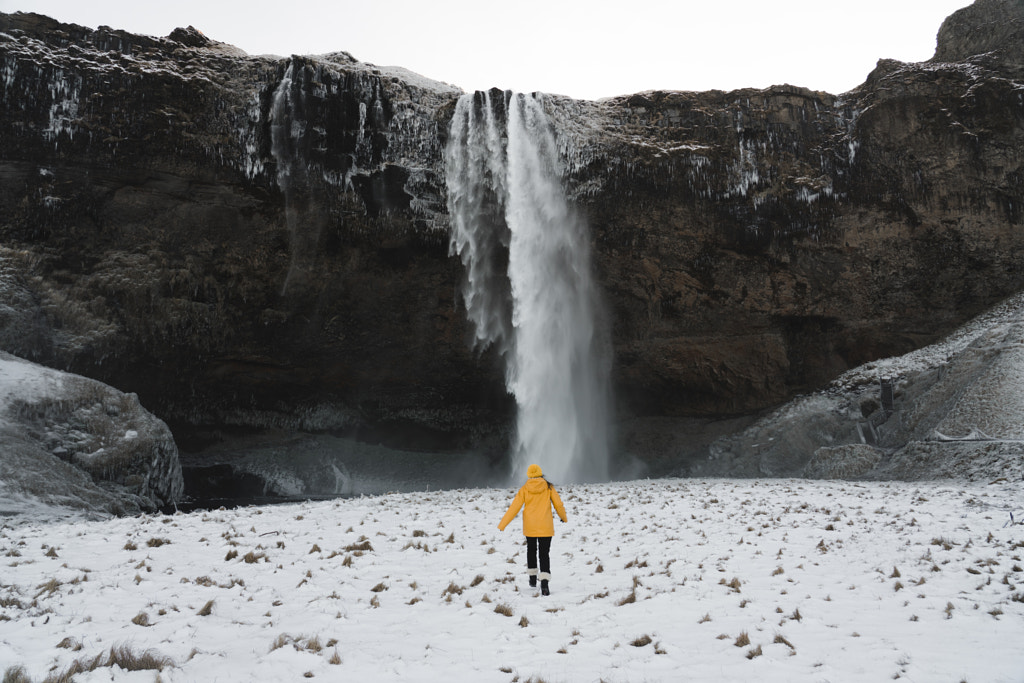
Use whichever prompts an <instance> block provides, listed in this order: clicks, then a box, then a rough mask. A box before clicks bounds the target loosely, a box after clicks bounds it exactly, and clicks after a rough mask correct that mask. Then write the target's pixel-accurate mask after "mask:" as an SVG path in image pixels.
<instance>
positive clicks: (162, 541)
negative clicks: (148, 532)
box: [146, 537, 171, 548]
mask: <svg viewBox="0 0 1024 683" xmlns="http://www.w3.org/2000/svg"><path fill="white" fill-rule="evenodd" d="M170 542H171V541H170V539H168V538H155V537H154V538H151V539H149V540H148V541H146V545H147V546H149V547H150V548H159V547H160V546H162V545H169V544H170Z"/></svg>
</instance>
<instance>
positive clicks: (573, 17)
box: [0, 0, 970, 99]
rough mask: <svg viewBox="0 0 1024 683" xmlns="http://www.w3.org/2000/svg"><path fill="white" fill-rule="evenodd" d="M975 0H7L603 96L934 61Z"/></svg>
mask: <svg viewBox="0 0 1024 683" xmlns="http://www.w3.org/2000/svg"><path fill="white" fill-rule="evenodd" d="M969 4H970V0H844V1H843V2H836V0H675V1H672V0H660V1H659V0H620V1H618V2H604V1H602V0H511V1H510V2H504V3H500V4H499V3H493V2H488V0H358V1H356V0H275V1H274V2H270V1H268V0H245V1H241V0H170V1H169V2H163V1H160V0H156V1H153V0H150V1H146V0H0V11H3V12H15V11H25V12H39V13H41V14H47V15H49V16H52V17H54V18H56V19H59V20H61V21H65V22H71V23H76V24H82V25H85V26H90V27H93V28H95V27H97V26H100V25H107V26H112V27H114V28H123V29H126V30H129V31H132V32H135V33H144V34H148V35H155V36H165V35H167V34H168V33H170V32H171V31H172V30H173V29H174V28H175V27H177V26H188V25H190V24H191V25H192V26H195V27H196V28H198V29H199V30H200V31H202V32H203V33H205V34H206V35H207V36H209V37H210V38H212V39H214V40H219V41H223V42H226V43H231V44H233V45H236V46H238V47H240V48H242V49H243V50H245V51H246V52H249V53H250V54H278V55H282V56H288V55H291V54H322V53H325V52H333V51H336V50H345V51H347V52H350V53H351V54H352V55H353V56H354V57H356V58H357V59H360V60H362V61H364V62H371V63H373V64H377V65H382V66H385V65H396V66H403V67H405V68H407V69H410V70H412V71H415V72H417V73H420V74H422V75H424V76H428V77H430V78H433V79H436V80H440V81H446V82H448V83H452V84H454V85H457V86H459V87H461V88H463V89H465V90H475V89H483V88H489V87H492V86H497V87H500V88H505V89H512V90H518V91H534V90H541V91H544V92H549V93H558V94H563V95H570V96H573V97H577V98H587V99H595V98H599V97H606V96H612V95H621V94H628V93H634V92H639V91H642V90H651V89H670V90H709V89H712V88H717V89H721V90H731V89H734V88H741V87H767V86H769V85H773V84H778V83H790V84H792V85H801V86H804V87H808V88H812V89H815V90H825V91H827V92H831V93H841V92H845V91H847V90H849V89H851V88H853V87H855V86H857V85H859V84H860V83H862V82H863V81H864V79H865V77H866V76H867V74H868V73H869V72H870V71H871V69H872V68H874V65H875V62H876V61H877V60H878V59H879V58H880V57H891V58H893V59H899V60H902V61H907V62H912V61H923V60H926V59H928V58H930V57H931V56H932V54H933V52H934V50H935V34H936V32H937V31H938V29H939V25H940V24H941V23H942V20H943V19H944V18H945V17H946V16H948V15H949V14H951V13H953V12H954V11H955V10H957V9H959V8H961V7H964V6H966V5H969Z"/></svg>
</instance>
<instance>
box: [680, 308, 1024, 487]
mask: <svg viewBox="0 0 1024 683" xmlns="http://www.w3.org/2000/svg"><path fill="white" fill-rule="evenodd" d="M1022 380H1024V295H1021V294H1018V295H1015V296H1014V297H1011V298H1010V299H1008V300H1006V301H1004V302H1002V303H1000V304H999V305H997V306H995V307H994V308H992V309H991V310H989V311H986V312H985V313H984V314H983V315H981V316H978V317H977V318H976V319H974V320H972V321H971V322H969V323H968V324H966V325H964V326H963V327H961V328H959V329H958V330H956V331H955V332H954V333H953V334H951V335H950V336H948V337H947V338H945V339H943V340H942V341H940V342H938V343H936V344H932V345H929V346H926V347H924V348H921V349H918V350H916V351H913V352H911V353H909V354H906V355H904V356H898V357H894V358H886V359H881V360H878V361H874V362H871V363H868V364H866V365H864V366H861V367H859V368H855V369H853V370H850V371H849V372H846V373H844V374H843V375H841V376H840V377H839V378H837V379H836V380H835V381H834V382H832V383H831V384H830V385H829V386H828V387H827V388H825V389H824V390H822V391H819V392H815V393H813V394H810V395H807V396H802V397H799V398H797V399H794V400H793V401H791V402H789V403H787V404H785V405H784V406H782V407H781V408H779V409H777V410H775V411H773V412H771V413H770V414H768V415H766V416H764V417H763V418H761V419H760V420H758V421H757V422H755V423H754V424H753V425H751V426H749V427H748V428H746V429H744V430H742V431H737V433H735V434H732V435H728V436H724V437H721V438H719V439H716V440H715V441H714V442H712V443H711V444H710V445H709V446H708V448H707V455H706V456H704V455H701V456H698V457H694V458H691V459H690V460H689V461H688V462H685V463H681V462H677V463H676V466H677V468H678V469H677V470H676V472H675V473H677V474H682V473H686V474H701V475H705V476H706V475H736V474H740V475H744V476H789V477H800V476H804V477H809V478H822V479H903V480H917V479H945V478H956V479H967V480H973V481H993V480H996V479H1007V480H1009V481H1021V480H1022V479H1024V381H1022Z"/></svg>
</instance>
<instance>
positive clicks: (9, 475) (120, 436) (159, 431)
mask: <svg viewBox="0 0 1024 683" xmlns="http://www.w3.org/2000/svg"><path fill="white" fill-rule="evenodd" d="M0 489H2V490H3V493H4V496H2V498H3V500H4V502H3V503H2V504H0V505H2V507H3V511H4V512H11V511H17V510H18V509H19V508H21V507H23V506H25V505H26V504H28V505H31V503H32V502H33V501H34V502H39V503H42V504H45V505H54V506H64V507H76V508H78V507H80V508H86V509H89V510H94V511H99V512H106V513H115V514H125V513H131V512H138V511H139V510H140V509H150V510H151V509H155V508H157V507H161V506H166V505H170V504H172V503H174V502H175V501H177V500H179V499H180V498H181V497H182V493H183V479H182V475H181V466H180V463H179V461H178V450H177V447H176V446H175V444H174V440H173V438H172V437H171V433H170V430H169V429H168V428H167V425H165V424H164V423H163V422H162V421H161V420H159V419H157V418H156V417H154V416H153V415H152V414H151V413H149V412H147V411H146V410H145V409H143V408H142V406H141V405H140V404H139V400H138V397H137V396H135V395H134V394H123V393H121V392H119V391H117V390H116V389H113V388H111V387H109V386H107V385H104V384H101V383H100V382H97V381H95V380H91V379H86V378H84V377H78V376H75V375H71V374H68V373H63V372H58V371H56V370H51V369H49V368H44V367H42V366H39V365H36V364H34V363H30V362H28V361H25V360H22V359H19V358H16V357H14V356H11V355H10V354H6V353H3V352H0Z"/></svg>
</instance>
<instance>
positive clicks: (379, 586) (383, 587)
mask: <svg viewBox="0 0 1024 683" xmlns="http://www.w3.org/2000/svg"><path fill="white" fill-rule="evenodd" d="M387 589H388V587H387V585H385V583H384V582H383V581H381V582H380V583H378V584H377V585H376V586H374V587H373V588H371V589H370V592H371V593H383V592H384V591H386V590H387Z"/></svg>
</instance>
